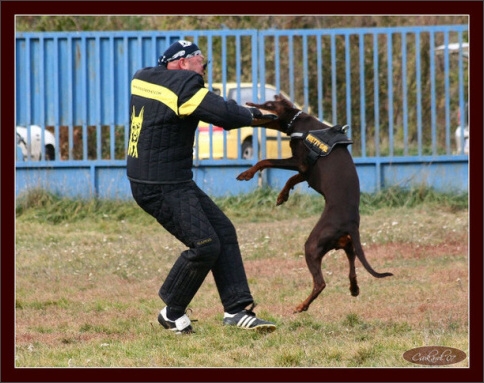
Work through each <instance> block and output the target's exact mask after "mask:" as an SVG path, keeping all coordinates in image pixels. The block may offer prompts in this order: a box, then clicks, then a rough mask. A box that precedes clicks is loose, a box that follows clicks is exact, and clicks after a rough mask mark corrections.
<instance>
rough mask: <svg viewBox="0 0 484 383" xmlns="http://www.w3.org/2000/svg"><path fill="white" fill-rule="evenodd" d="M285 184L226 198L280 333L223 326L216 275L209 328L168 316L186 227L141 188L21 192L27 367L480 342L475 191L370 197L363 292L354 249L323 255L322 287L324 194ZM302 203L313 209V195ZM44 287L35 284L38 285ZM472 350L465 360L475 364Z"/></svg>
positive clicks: (388, 356)
mask: <svg viewBox="0 0 484 383" xmlns="http://www.w3.org/2000/svg"><path fill="white" fill-rule="evenodd" d="M276 196H277V192H274V191H271V190H258V191H256V192H254V193H251V194H250V195H245V196H238V197H227V198H217V199H216V202H217V203H218V204H219V205H220V206H221V207H222V208H223V210H224V211H225V212H226V213H227V215H229V217H230V218H231V219H232V220H233V221H234V224H235V226H236V228H237V233H238V237H239V243H240V246H241V250H242V253H243V257H244V262H245V267H246V271H247V275H248V278H249V283H250V286H251V290H252V293H253V295H254V297H255V299H256V301H257V303H258V306H257V307H256V310H255V311H256V312H257V314H258V315H259V316H261V317H263V318H266V319H268V320H272V321H274V322H276V323H277V325H278V328H277V330H276V331H275V332H273V333H271V334H265V335H261V334H257V333H252V332H247V331H243V330H240V329H235V328H227V327H224V326H222V325H221V322H222V310H221V307H220V301H219V298H218V295H217V291H216V287H215V283H214V281H213V278H212V277H211V275H209V276H208V277H207V279H206V281H205V282H204V284H203V285H202V287H201V289H200V291H199V292H198V294H197V295H196V296H195V298H194V300H193V301H192V303H191V304H190V309H191V312H190V313H189V316H190V317H191V318H192V319H195V320H197V321H196V322H194V323H193V326H194V328H195V331H196V333H195V334H193V335H191V336H182V337H180V336H176V335H174V334H172V333H170V332H168V331H166V330H164V329H163V328H161V327H160V326H159V325H158V323H157V321H156V315H157V312H158V310H160V309H161V308H162V307H163V304H162V302H161V301H160V300H159V298H158V296H157V291H158V288H159V286H160V284H161V283H162V281H163V278H164V277H165V276H166V274H167V272H168V270H169V269H170V267H171V265H172V264H173V262H174V260H175V259H176V257H177V256H178V255H179V253H180V252H181V251H182V250H184V247H183V245H182V244H180V243H179V242H178V241H177V240H176V239H175V238H173V237H172V236H171V235H169V234H168V233H167V232H166V231H164V229H163V228H162V227H161V226H159V225H158V224H157V223H156V221H154V219H153V218H151V217H149V216H148V215H147V214H146V213H144V212H143V211H142V210H141V209H140V208H139V207H138V206H137V205H136V204H135V203H133V202H131V201H128V202H126V201H124V202H123V201H100V200H70V199H67V198H60V197H57V196H55V195H52V194H49V193H46V192H45V191H42V190H36V191H33V192H32V193H29V194H28V195H24V196H21V197H20V198H19V199H18V200H17V210H16V211H17V220H16V260H15V261H16V274H15V280H16V285H15V289H16V296H15V304H16V309H15V311H16V323H15V325H16V329H15V341H16V344H15V346H16V355H15V358H16V359H15V360H16V361H15V363H16V366H17V367H69V366H71V367H414V366H413V365H411V364H410V363H408V362H406V361H405V360H404V359H403V357H402V355H403V353H404V352H405V351H407V350H409V349H411V348H415V347H420V346H424V345H442V346H449V347H454V348H458V349H460V350H463V351H464V352H466V353H467V354H468V353H469V328H468V319H469V318H468V317H469V313H468V307H469V305H468V303H469V301H468V283H469V275H468V267H469V264H468V254H467V252H468V243H467V238H468V219H467V218H468V208H467V196H466V195H461V196H459V195H442V194H438V193H436V192H433V191H431V190H424V189H421V190H408V191H405V190H397V189H391V190H386V191H382V192H381V193H380V194H376V195H363V196H362V204H361V205H362V206H361V210H362V217H361V237H362V240H363V242H364V248H365V252H366V255H367V258H368V259H369V261H370V263H371V264H372V265H373V266H374V268H375V269H376V270H377V271H391V272H393V273H394V277H391V278H385V279H375V278H372V277H371V276H370V275H369V274H368V273H366V272H365V271H364V269H363V268H362V267H361V265H360V264H359V263H357V274H358V282H359V285H360V290H361V293H360V296H358V297H357V298H354V297H351V295H350V293H349V289H348V287H349V283H348V277H347V275H348V265H347V260H346V256H345V255H344V253H342V252H341V251H333V252H330V253H328V254H327V255H326V256H325V257H324V259H323V265H322V270H323V275H324V278H325V280H326V283H327V287H326V289H325V290H324V291H323V293H322V294H321V296H320V297H318V298H317V299H316V300H315V301H314V302H313V304H312V305H311V307H310V308H309V310H308V311H307V312H304V313H301V314H293V312H292V310H293V308H294V307H295V306H296V305H297V304H298V303H299V302H300V301H301V300H303V299H304V298H305V297H306V296H307V295H308V294H309V291H310V289H311V278H310V274H309V271H308V270H307V267H306V264H305V261H304V254H303V250H304V242H305V240H306V238H307V236H308V234H309V232H310V230H311V229H312V227H313V226H314V224H315V223H316V221H317V219H318V218H319V215H320V213H321V210H322V208H323V206H324V202H323V200H322V198H321V197H319V196H308V195H300V194H297V193H295V194H293V195H291V197H290V199H289V201H288V202H287V203H286V204H284V205H283V206H279V207H276V206H275V199H276ZM301 207H302V208H301ZM33 287H34V288H33ZM468 364H469V362H468V359H466V360H464V361H463V362H460V363H459V364H458V365H456V366H458V367H465V366H468Z"/></svg>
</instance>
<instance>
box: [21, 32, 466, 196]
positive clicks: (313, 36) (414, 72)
mask: <svg viewBox="0 0 484 383" xmlns="http://www.w3.org/2000/svg"><path fill="white" fill-rule="evenodd" d="M179 38H186V39H190V40H193V41H195V42H196V43H197V44H198V45H199V46H200V47H201V48H202V50H203V51H204V53H205V55H206V56H207V58H208V59H209V60H210V64H209V66H208V69H207V76H206V81H207V86H208V87H209V88H211V86H212V84H213V83H215V82H218V83H221V84H222V87H223V88H224V89H223V90H222V94H224V93H225V87H226V86H227V84H229V83H237V84H240V83H242V82H249V83H252V84H253V89H252V95H253V100H257V99H260V100H262V101H263V100H264V98H265V94H264V93H263V92H262V94H261V95H260V96H259V94H258V93H259V88H261V89H264V87H265V85H266V84H271V85H274V86H275V88H276V90H277V91H281V90H282V91H284V92H286V93H287V94H288V95H289V97H290V98H291V99H292V100H293V101H295V102H297V103H298V104H300V105H302V107H303V109H304V110H305V111H309V112H310V113H311V114H313V115H315V116H317V117H318V118H320V119H321V120H323V119H324V120H326V121H329V122H330V123H334V124H337V123H339V124H348V125H350V127H351V130H350V134H351V136H352V138H353V141H354V144H353V145H352V146H350V148H351V150H352V152H353V156H354V158H355V163H356V164H357V165H358V162H361V163H365V164H367V163H369V162H372V163H373V164H374V165H375V167H376V173H375V177H376V181H375V185H376V186H375V187H374V189H379V188H380V187H381V186H386V185H384V182H383V181H382V180H381V177H380V176H381V174H382V173H384V172H383V170H382V169H381V168H380V166H381V164H382V163H398V162H399V161H400V160H398V161H394V159H395V158H400V157H403V158H405V162H408V161H410V162H414V163H416V164H421V163H427V162H429V161H430V162H431V161H434V162H435V161H442V162H445V163H447V164H451V163H453V162H454V161H457V162H458V163H459V164H462V163H467V156H466V155H465V154H466V153H465V150H464V141H465V137H464V133H463V131H464V130H463V129H462V130H461V131H462V133H460V134H461V137H460V139H461V140H460V146H459V147H457V143H458V140H457V138H456V137H455V134H454V132H455V130H456V128H457V127H458V126H462V127H465V126H466V122H467V116H466V113H460V114H459V113H458V112H459V110H460V111H466V110H467V106H466V105H467V101H468V100H467V92H468V70H467V60H468V26H467V25H451V26H432V27H395V28H364V29H344V28H342V29H331V30H326V29H322V30H309V29H304V30H264V31H256V30H221V31H220V30H209V31H189V32H187V31H170V32H166V31H149V32H146V31H136V32H79V33H63V32H59V33H53V32H52V33H50V32H46V33H17V36H16V74H15V76H16V106H17V107H16V120H17V125H21V126H27V127H29V126H30V125H33V124H35V125H39V126H41V127H42V128H43V129H47V130H49V131H51V132H52V133H53V134H54V136H55V140H56V156H55V158H56V160H55V161H51V162H49V163H47V162H46V161H40V162H34V161H31V160H27V161H24V162H18V163H17V174H18V175H19V174H21V171H22V169H24V170H27V169H30V170H32V169H45V168H46V167H47V168H49V169H51V170H52V169H57V168H58V169H66V168H71V169H73V168H76V167H81V168H86V167H88V168H90V169H91V171H90V172H89V173H90V174H93V175H96V174H97V170H96V169H97V168H98V167H99V169H106V167H112V168H113V169H122V168H123V166H124V165H125V155H126V148H127V143H128V138H129V115H130V113H129V97H130V94H129V90H130V80H131V77H132V75H133V74H134V72H135V71H136V70H137V69H139V68H141V67H144V66H152V65H156V60H157V58H158V56H159V55H160V54H161V53H162V52H163V51H164V50H165V49H166V48H167V47H168V46H169V45H170V44H171V43H172V42H173V41H175V40H177V39H179ZM451 43H456V44H457V45H456V47H457V48H455V46H454V45H451ZM236 99H237V100H238V101H239V100H240V94H238V95H236ZM212 128H213V127H210V132H212ZM224 134H225V135H226V134H227V133H224ZM253 136H254V137H261V139H260V140H257V139H256V140H254V153H260V156H261V157H265V156H266V143H267V142H266V140H265V139H266V132H265V130H264V129H261V131H260V132H258V131H257V130H256V132H254V134H253ZM29 139H30V138H29ZM240 139H241V137H240V135H239V140H240ZM42 140H44V138H43V137H42ZM277 140H278V145H279V153H281V147H282V145H284V142H283V140H282V137H281V136H280V135H278V137H277ZM224 143H225V144H227V138H226V136H225V138H224ZM241 144H242V143H241V142H239V145H241ZM211 147H212V146H211ZM41 150H42V152H43V151H44V150H45V149H44V148H43V145H42V149H41ZM42 154H44V153H42ZM42 158H44V156H43V155H42ZM248 163H250V161H249V162H248V160H246V159H243V158H241V157H240V156H239V157H238V158H235V159H232V158H230V157H229V156H227V150H225V151H224V157H223V158H222V159H214V158H213V157H209V158H208V159H199V160H198V161H196V166H197V168H198V169H199V170H200V171H201V172H202V173H205V172H206V171H207V169H213V168H218V167H221V166H224V167H230V166H234V167H236V168H237V167H240V166H247V164H248ZM205 167H206V168H205ZM464 178H465V177H464ZM19 179H20V183H22V177H20V178H19ZM90 182H91V184H92V185H91V190H93V194H95V195H98V194H99V188H100V187H101V186H100V184H99V181H96V176H94V177H93V179H92V180H91V181H90ZM101 182H102V181H101ZM204 182H205V181H204ZM466 187H467V186H465V188H466Z"/></svg>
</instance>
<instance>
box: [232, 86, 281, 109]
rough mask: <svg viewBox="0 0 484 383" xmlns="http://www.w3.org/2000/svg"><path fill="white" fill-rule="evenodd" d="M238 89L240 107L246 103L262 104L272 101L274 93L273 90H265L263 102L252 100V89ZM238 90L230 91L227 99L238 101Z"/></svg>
mask: <svg viewBox="0 0 484 383" xmlns="http://www.w3.org/2000/svg"><path fill="white" fill-rule="evenodd" d="M239 89H240V101H239V102H238V103H239V104H241V105H245V103H247V102H263V101H267V100H272V99H274V96H275V94H276V91H275V90H274V89H270V88H266V93H265V100H254V97H253V91H252V88H247V87H245V88H244V87H242V88H239ZM238 96H239V90H238V89H231V90H230V91H229V96H228V98H229V99H231V100H235V101H238Z"/></svg>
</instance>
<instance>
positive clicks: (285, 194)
mask: <svg viewBox="0 0 484 383" xmlns="http://www.w3.org/2000/svg"><path fill="white" fill-rule="evenodd" d="M304 180H305V178H304V176H303V175H302V174H301V173H298V174H296V175H295V176H292V177H291V178H289V179H288V180H287V182H286V184H285V185H284V187H283V188H282V190H281V192H280V193H279V195H278V196H277V202H276V205H277V206H279V205H282V204H283V203H284V202H286V201H287V200H288V199H289V192H290V191H291V189H292V188H294V186H295V185H297V184H298V183H300V182H303V181H304Z"/></svg>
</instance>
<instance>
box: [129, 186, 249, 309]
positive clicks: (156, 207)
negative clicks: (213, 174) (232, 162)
mask: <svg viewBox="0 0 484 383" xmlns="http://www.w3.org/2000/svg"><path fill="white" fill-rule="evenodd" d="M131 191H132V193H133V197H134V199H135V201H136V202H137V203H138V205H139V206H140V207H141V208H142V209H143V210H145V211H146V212H147V213H148V214H150V215H152V216H153V217H155V218H156V220H157V221H158V222H159V223H160V224H161V225H162V226H163V227H164V228H165V229H166V230H167V231H169V232H170V233H171V234H173V235H174V236H175V237H176V238H178V239H179V240H180V241H181V242H183V243H184V244H185V245H186V246H187V247H188V250H185V251H183V252H182V253H181V254H180V256H179V258H178V259H177V260H176V262H175V264H174V265H173V268H172V269H171V270H170V272H169V274H168V276H167V278H166V280H165V281H164V283H163V285H162V286H161V288H160V290H159V296H160V298H161V299H162V300H163V301H164V302H165V303H166V304H167V305H168V306H170V307H172V308H173V309H176V310H185V309H186V308H187V306H188V304H189V303H190V302H191V300H192V299H193V297H194V296H195V294H196V292H197V291H198V289H199V288H200V286H201V284H202V283H203V281H204V280H205V278H206V276H207V274H208V273H209V272H210V270H211V271H212V274H213V277H214V279H215V283H216V285H217V290H218V293H219V295H220V299H221V301H222V305H223V307H224V311H227V312H230V311H234V309H236V308H244V307H245V306H247V305H249V304H251V303H252V302H253V298H252V295H251V293H250V290H249V286H248V283H247V277H246V274H245V269H244V265H243V262H242V256H241V254H240V249H239V244H238V241H237V234H236V232H235V228H234V226H233V224H232V222H231V221H230V220H229V219H228V218H227V216H226V215H225V214H224V213H223V212H222V210H220V208H219V207H218V206H217V205H216V204H215V203H214V202H213V201H212V200H211V199H210V197H208V196H207V195H206V194H205V193H204V192H203V191H202V190H201V189H200V188H199V187H198V186H197V185H196V184H195V182H194V181H189V182H184V183H179V184H166V185H152V184H141V183H135V182H131Z"/></svg>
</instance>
